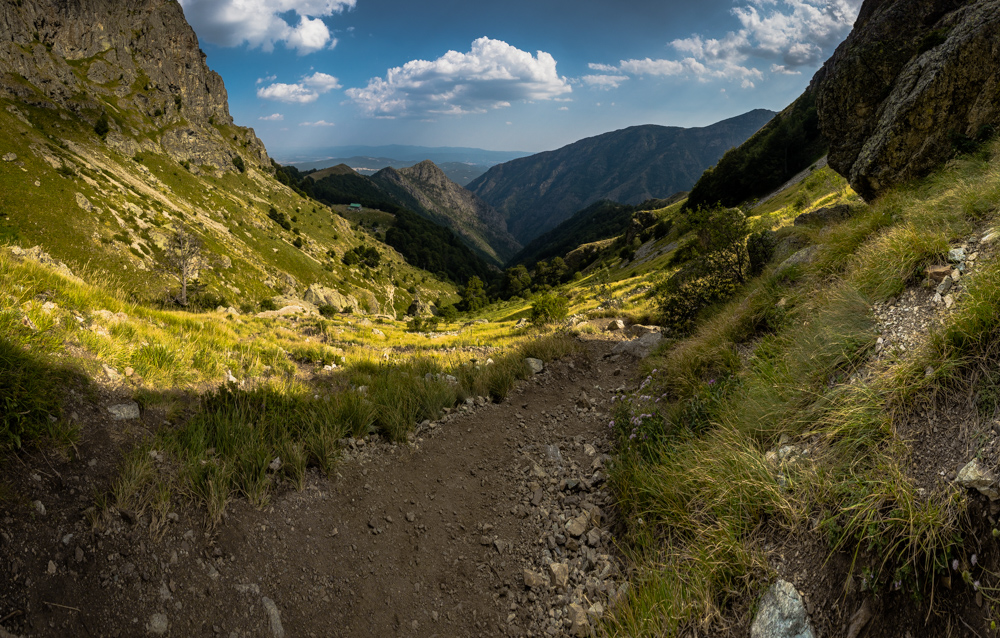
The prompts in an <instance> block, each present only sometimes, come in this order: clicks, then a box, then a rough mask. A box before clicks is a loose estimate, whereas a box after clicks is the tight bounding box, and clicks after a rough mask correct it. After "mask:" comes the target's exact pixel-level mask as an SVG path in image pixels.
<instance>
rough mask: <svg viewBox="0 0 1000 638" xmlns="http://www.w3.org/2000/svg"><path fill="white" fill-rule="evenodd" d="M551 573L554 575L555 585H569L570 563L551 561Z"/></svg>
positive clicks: (553, 583)
mask: <svg viewBox="0 0 1000 638" xmlns="http://www.w3.org/2000/svg"><path fill="white" fill-rule="evenodd" d="M549 575H550V576H551V577H552V585H553V586H554V587H566V586H567V585H569V565H567V564H566V563H550V564H549Z"/></svg>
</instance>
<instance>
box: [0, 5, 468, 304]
mask: <svg viewBox="0 0 1000 638" xmlns="http://www.w3.org/2000/svg"><path fill="white" fill-rule="evenodd" d="M0 25H2V27H3V28H2V29H0V49H2V51H3V55H2V56H0V130H2V131H3V132H4V133H3V136H2V137H0V157H2V158H3V161H0V213H2V218H0V236H2V237H3V238H4V239H6V240H8V241H15V242H17V243H20V244H21V245H23V246H30V245H34V244H38V245H41V246H42V247H43V249H44V250H45V251H47V252H48V253H50V254H51V255H52V256H53V257H55V258H56V259H58V260H61V261H64V262H66V263H67V264H69V265H70V267H71V268H72V269H74V270H78V269H80V268H82V267H83V266H84V265H85V264H88V266H87V268H89V269H90V270H91V271H98V272H100V271H103V272H104V273H107V274H108V275H111V276H114V277H115V278H117V279H120V280H122V281H123V282H124V283H125V284H126V285H128V286H130V287H132V288H133V289H134V290H136V295H137V296H138V297H139V298H142V299H145V300H149V301H154V300H159V301H163V300H168V299H172V298H173V297H174V296H175V294H176V293H177V290H178V278H177V274H178V273H177V271H176V269H175V268H173V267H172V266H171V256H172V250H171V247H170V242H171V239H172V238H173V237H175V235H176V233H177V231H181V230H183V231H185V232H188V233H191V234H193V235H194V236H195V237H196V238H197V239H198V240H199V241H200V242H201V243H203V244H204V249H203V257H204V259H203V260H202V261H203V263H202V264H201V266H202V267H201V268H196V269H195V271H194V272H193V273H192V275H193V277H194V279H195V281H194V286H193V290H194V291H196V292H197V293H198V294H197V295H196V296H195V298H194V302H195V303H204V304H210V303H212V304H213V305H212V307H213V308H214V302H219V303H222V304H223V305H227V304H231V305H237V306H242V307H243V308H244V309H245V310H247V311H249V310H256V309H257V308H256V306H257V303H258V302H260V301H261V300H265V299H270V298H271V297H274V296H275V295H288V296H290V297H303V296H308V295H307V293H308V289H309V288H310V287H311V286H313V285H318V286H322V287H325V288H327V289H328V290H331V291H336V293H337V294H338V295H340V296H341V297H340V299H341V302H342V303H341V304H340V305H342V306H343V305H349V306H351V307H352V308H354V309H356V310H359V311H369V312H375V313H386V314H395V313H396V312H397V311H399V310H405V308H406V307H407V306H408V305H409V303H410V299H411V294H410V293H407V292H406V291H405V290H399V294H397V290H398V288H397V286H396V283H399V284H401V286H400V287H410V286H407V284H406V282H407V281H412V280H414V279H416V278H417V277H421V278H422V277H423V274H422V273H420V272H419V271H418V270H417V269H415V268H412V267H410V266H409V265H407V264H406V263H405V262H404V260H403V259H402V257H400V256H399V255H398V254H397V253H395V251H393V250H392V249H390V248H388V247H385V246H379V245H378V242H377V241H375V240H374V239H373V238H371V237H369V236H367V235H366V234H365V233H362V232H357V231H356V230H355V229H353V228H352V227H351V225H350V224H349V223H348V222H347V220H345V219H343V218H342V217H340V216H338V215H336V214H334V213H333V211H332V210H330V209H329V208H327V207H325V206H321V205H319V204H317V203H316V202H315V201H312V200H309V199H306V198H304V197H302V196H300V195H298V194H296V193H294V192H293V191H292V190H290V189H288V188H286V187H285V186H283V185H282V184H280V183H278V181H276V180H275V179H274V177H273V167H272V163H271V161H270V159H269V158H268V156H267V153H266V151H265V149H264V147H263V145H262V144H261V143H260V141H259V140H258V139H257V137H256V136H255V135H254V132H253V131H252V130H250V129H246V128H241V127H237V126H234V124H233V120H232V118H231V116H230V114H229V110H228V106H227V95H226V90H225V86H224V85H223V83H222V80H221V78H220V77H219V76H218V75H216V74H215V73H214V72H212V71H211V70H209V69H208V67H207V66H206V65H205V62H204V55H203V54H202V52H201V51H200V49H199V48H198V40H197V38H196V37H195V34H194V32H193V31H192V30H191V28H190V27H189V26H188V24H187V22H186V21H185V19H184V16H183V13H182V11H181V8H180V5H178V4H177V3H176V2H166V1H161V0H135V1H133V2H128V3H126V6H122V5H120V4H117V3H109V2H101V1H99V0H85V1H82V2H76V3H72V4H67V3H63V2H56V1H54V0H53V1H50V2H47V1H45V0H43V1H40V2H32V3H20V2H18V3H12V2H7V3H3V4H2V5H0ZM81 25H101V28H100V29H96V30H95V29H89V28H88V29H83V28H81ZM372 244H374V245H375V246H376V250H377V251H378V252H379V253H380V255H381V257H380V260H379V263H378V265H377V266H372V267H367V268H366V267H364V266H362V265H358V264H351V265H349V264H346V263H344V261H343V257H344V256H345V254H346V253H348V252H350V251H351V250H352V249H353V248H355V247H360V246H362V245H372ZM372 261H374V260H372ZM92 274H96V273H92ZM427 285H428V286H430V287H433V288H435V289H439V290H441V291H445V290H448V289H449V287H448V286H444V285H442V284H441V283H440V282H433V281H431V282H428V284H427ZM199 295H200V296H199Z"/></svg>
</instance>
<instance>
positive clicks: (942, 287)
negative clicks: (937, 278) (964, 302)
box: [934, 274, 955, 295]
mask: <svg viewBox="0 0 1000 638" xmlns="http://www.w3.org/2000/svg"><path fill="white" fill-rule="evenodd" d="M954 283H955V280H954V279H952V278H951V274H947V275H945V276H944V277H943V278H942V279H941V283H939V284H938V285H937V288H935V289H934V290H935V291H936V292H937V294H939V295H944V294H946V293H947V292H948V291H949V290H951V287H952V285H953V284H954Z"/></svg>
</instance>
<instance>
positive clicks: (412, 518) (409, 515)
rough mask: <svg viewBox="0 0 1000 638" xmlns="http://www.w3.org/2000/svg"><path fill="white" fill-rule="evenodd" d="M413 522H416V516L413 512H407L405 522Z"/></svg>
mask: <svg viewBox="0 0 1000 638" xmlns="http://www.w3.org/2000/svg"><path fill="white" fill-rule="evenodd" d="M415 520H417V515H416V514H414V513H413V512H407V513H406V522H408V523H412V522H413V521H415Z"/></svg>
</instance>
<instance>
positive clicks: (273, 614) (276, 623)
mask: <svg viewBox="0 0 1000 638" xmlns="http://www.w3.org/2000/svg"><path fill="white" fill-rule="evenodd" d="M260 602H261V604H263V605H264V611H265V612H267V620H268V623H269V624H270V625H271V635H272V636H274V638H285V628H284V627H282V626H281V612H280V611H278V606H277V605H275V604H274V601H273V600H271V599H270V598H268V597H267V596H264V597H263V598H261V599H260Z"/></svg>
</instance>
